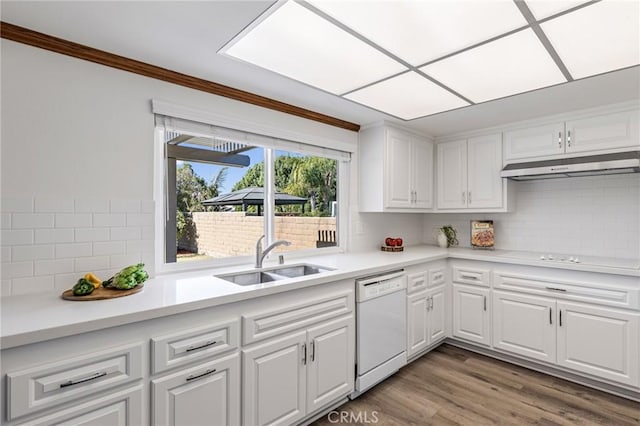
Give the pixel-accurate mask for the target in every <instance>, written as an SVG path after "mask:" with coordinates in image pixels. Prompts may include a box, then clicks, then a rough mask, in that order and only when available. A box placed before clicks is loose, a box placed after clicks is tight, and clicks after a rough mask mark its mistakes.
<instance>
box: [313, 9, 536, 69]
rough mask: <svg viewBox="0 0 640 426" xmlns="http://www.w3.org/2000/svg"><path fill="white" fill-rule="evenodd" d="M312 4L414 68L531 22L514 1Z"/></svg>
mask: <svg viewBox="0 0 640 426" xmlns="http://www.w3.org/2000/svg"><path fill="white" fill-rule="evenodd" d="M308 2H309V3H310V4H312V5H313V6H315V7H317V8H318V9H320V10H322V11H323V12H325V13H326V14H328V15H330V16H331V17H333V18H334V19H336V20H338V21H340V22H341V23H343V24H344V25H346V26H347V27H349V28H351V29H353V30H355V31H356V32H358V33H359V34H361V35H363V36H365V37H366V38H367V39H369V40H371V41H373V42H374V43H376V44H377V45H379V46H381V47H383V48H384V49H386V50H388V51H389V52H391V53H393V54H394V55H396V56H398V57H399V58H401V59H403V60H404V61H406V62H408V63H410V64H411V65H414V66H419V65H423V64H425V63H426V62H428V61H430V60H433V59H437V58H440V57H442V56H444V55H447V54H449V53H453V52H455V51H458V50H460V49H463V48H465V47H469V46H472V45H474V44H476V43H480V42H483V41H485V40H487V39H490V38H492V37H495V36H498V35H500V34H504V33H506V32H508V31H511V30H514V29H516V28H519V27H523V26H525V25H527V21H526V20H525V19H524V17H523V16H522V14H521V13H520V11H519V10H518V8H517V6H516V5H515V3H514V2H513V1H511V0H509V1H480V0H475V1H469V0H465V1H459V0H446V1H442V0H440V1H389V0H385V1H366V2H359V1H336V0H308Z"/></svg>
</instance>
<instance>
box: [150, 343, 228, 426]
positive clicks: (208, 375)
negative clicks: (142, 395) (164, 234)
mask: <svg viewBox="0 0 640 426" xmlns="http://www.w3.org/2000/svg"><path fill="white" fill-rule="evenodd" d="M151 390H152V423H153V424H154V425H158V426H160V425H171V426H181V425H205V424H215V425H220V426H223V425H227V426H233V425H237V424H239V423H240V357H239V354H238V353H235V354H233V355H231V356H227V357H224V358H219V359H216V360H214V361H209V362H206V363H202V364H199V365H196V366H195V367H191V368H187V369H183V370H180V371H178V372H176V373H173V374H170V375H168V376H165V377H162V378H159V379H156V380H153V381H152V382H151Z"/></svg>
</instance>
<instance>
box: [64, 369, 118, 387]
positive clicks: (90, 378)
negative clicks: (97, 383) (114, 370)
mask: <svg viewBox="0 0 640 426" xmlns="http://www.w3.org/2000/svg"><path fill="white" fill-rule="evenodd" d="M106 375H107V373H106V371H103V372H102V373H95V374H94V375H93V376H89V377H85V378H84V379H80V380H75V381H74V380H69V381H68V382H65V383H61V384H60V387H61V388H66V387H69V386H74V385H79V384H80V383H84V382H89V381H91V380H95V379H99V378H100V377H104V376H106Z"/></svg>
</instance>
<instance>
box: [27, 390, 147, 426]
mask: <svg viewBox="0 0 640 426" xmlns="http://www.w3.org/2000/svg"><path fill="white" fill-rule="evenodd" d="M142 393H143V387H142V385H138V386H135V387H132V388H127V389H125V390H121V391H116V392H107V393H105V394H104V395H100V396H98V397H96V398H92V399H91V400H89V401H88V402H84V403H80V404H73V405H72V406H71V407H69V408H67V409H64V410H60V411H56V412H55V413H52V414H49V415H45V416H42V417H38V418H37V419H35V420H31V421H28V422H24V423H20V426H50V425H60V424H64V425H66V426H81V425H84V426H86V425H105V426H107V425H108V426H132V425H141V424H143V420H142V419H143V410H144V408H143V404H142V401H143V398H142Z"/></svg>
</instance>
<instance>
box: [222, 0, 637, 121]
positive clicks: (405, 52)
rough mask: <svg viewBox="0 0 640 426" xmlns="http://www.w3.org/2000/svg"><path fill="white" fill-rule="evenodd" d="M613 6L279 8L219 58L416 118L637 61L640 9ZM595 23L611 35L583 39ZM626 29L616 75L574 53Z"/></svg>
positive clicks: (304, 4)
mask: <svg viewBox="0 0 640 426" xmlns="http://www.w3.org/2000/svg"><path fill="white" fill-rule="evenodd" d="M615 2H616V0H592V1H584V0H583V1H576V0H558V1H554V2H548V1H545V0H526V1H523V0H513V1H507V0H502V1H489V2H484V1H479V0H478V1H475V2H468V1H467V2H458V1H455V0H454V1H442V2H431V1H418V2H416V1H394V2H389V1H381V0H372V1H339V2H338V1H334V0H306V1H302V0H301V1H293V0H289V1H280V2H278V3H277V4H276V5H275V6H274V7H273V8H271V9H270V10H269V11H268V13H265V14H264V15H263V16H261V17H260V18H258V20H256V22H254V23H252V24H251V25H250V26H249V27H248V28H247V29H245V31H243V32H242V33H241V34H239V35H238V36H236V37H235V38H234V39H233V40H232V41H231V42H229V43H228V44H227V45H226V46H225V47H224V48H223V49H221V51H220V52H221V53H223V54H226V55H228V56H231V57H233V58H236V59H240V60H242V61H245V62H249V63H251V64H254V65H257V66H259V67H262V68H266V69H269V70H271V71H274V72H276V73H280V74H282V75H284V76H286V77H289V78H293V79H295V80H298V81H300V82H302V83H304V84H307V85H310V86H313V87H316V88H319V89H321V90H324V91H326V92H329V93H331V94H334V95H337V96H340V97H342V98H344V99H348V100H351V101H354V102H357V103H360V104H362V105H365V106H367V107H369V108H373V109H376V110H379V111H381V112H384V113H386V114H389V115H392V116H394V117H396V118H399V119H402V120H413V119H416V118H420V117H424V116H428V115H432V114H437V113H440V112H444V111H449V110H452V109H457V108H461V107H465V106H469V105H474V104H477V103H482V102H487V101H491V100H495V99H500V98H504V97H508V96H513V95H516V94H520V93H524V92H528V91H532V90H537V89H541V88H544V87H549V86H553V85H557V84H562V83H566V82H570V81H573V80H574V77H575V78H584V77H588V76H591V75H595V74H600V73H602V72H608V71H613V70H615V69H619V68H624V67H628V66H633V65H637V64H638V63H640V58H639V59H636V58H635V56H634V52H632V51H631V50H633V48H634V47H635V49H636V53H637V52H640V46H638V44H640V43H639V42H638V39H639V38H640V37H639V36H637V32H638V28H639V27H640V22H637V21H639V20H640V19H639V18H638V15H640V12H638V13H636V15H633V12H634V11H633V10H630V9H632V8H633V6H632V7H631V8H630V7H629V6H621V7H617V8H616V7H615V5H612V4H613V3H615ZM618 3H631V2H620V1H619V0H618ZM632 3H635V6H636V7H637V6H638V2H635V1H634V2H632ZM592 9H593V10H592ZM595 9H601V10H598V11H596V10H595ZM616 10H617V11H616ZM625 11H626V19H625ZM598 16H601V17H604V19H603V20H604V21H607V22H605V23H604V24H602V25H600V27H601V28H600V27H598V25H595V27H596V32H598V31H600V33H604V34H600V33H598V34H597V35H596V36H585V35H584V33H587V34H588V33H590V32H593V28H594V25H593V23H589V20H594V19H595V20H596V23H597V21H598V19H599V18H598ZM629 16H631V18H630V17H629ZM620 21H622V27H623V28H622V29H620V30H617V31H613V33H615V36H617V37H621V38H623V39H624V40H626V41H627V43H626V46H627V48H620V47H618V48H614V49H610V50H613V51H614V52H613V53H610V54H609V55H608V56H610V57H612V58H608V59H607V60H606V61H604V62H607V63H609V64H610V63H613V64H614V68H611V66H610V65H606V64H605V65H602V64H601V63H600V61H598V60H582V61H581V60H580V54H576V53H575V52H572V49H575V46H574V45H572V44H571V43H572V42H571V40H576V39H580V37H582V38H583V39H585V40H587V41H590V42H591V43H592V44H595V45H596V48H600V49H601V48H602V46H604V45H605V44H606V41H609V40H610V39H611V37H610V36H609V37H607V34H606V33H607V28H610V26H611V25H613V26H614V27H615V26H616V24H619V22H620ZM634 24H635V26H634ZM608 26H609V27H608ZM567 27H569V29H567ZM634 31H635V32H634ZM576 34H577V35H576ZM634 36H636V38H635V39H633V37H634ZM567 38H569V39H570V40H569V42H567ZM594 38H595V39H596V40H601V42H599V43H597V42H596V43H594V42H593V40H594ZM416 40H417V41H416ZM420 40H426V41H425V42H421V41H420ZM574 44H575V42H574ZM620 44H624V43H620ZM629 46H631V47H629ZM577 50H579V51H580V52H582V51H581V50H580V49H577ZM592 53H593V52H592ZM638 55H640V53H638ZM603 56H604V57H605V58H606V57H607V54H606V52H605V53H603ZM620 57H623V58H622V59H620ZM565 62H567V63H565ZM585 63H587V64H586V65H585ZM598 64H600V68H598V66H595V65H598ZM585 66H586V68H587V69H588V70H587V71H584V70H583V69H584V68H585ZM589 66H590V67H591V68H589ZM580 67H582V68H583V69H582V70H581V68H580ZM606 67H609V68H608V69H604V68H606Z"/></svg>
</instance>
